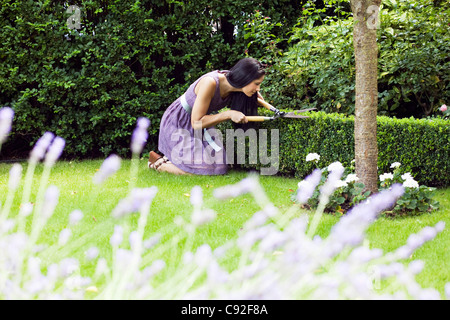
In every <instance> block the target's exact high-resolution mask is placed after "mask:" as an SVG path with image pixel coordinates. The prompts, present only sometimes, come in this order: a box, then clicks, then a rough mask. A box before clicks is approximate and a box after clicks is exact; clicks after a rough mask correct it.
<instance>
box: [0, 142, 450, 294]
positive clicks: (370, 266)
mask: <svg viewBox="0 0 450 320" xmlns="http://www.w3.org/2000/svg"><path fill="white" fill-rule="evenodd" d="M48 136H49V135H47V137H48ZM43 139H44V138H43ZM40 141H41V142H39V143H37V144H36V146H35V149H33V152H32V155H35V153H36V151H35V150H36V148H41V149H40V150H42V151H44V150H45V152H46V153H45V156H44V155H43V153H41V154H39V157H37V158H39V159H45V160H44V161H45V163H46V165H47V166H48V168H51V166H52V165H53V164H54V163H55V161H56V160H57V158H58V157H59V155H60V154H61V151H62V148H63V147H64V143H63V142H62V140H60V139H57V137H56V138H52V139H48V140H45V139H44V140H40ZM42 141H50V142H51V144H49V147H48V150H47V149H46V148H44V147H42ZM140 141H141V142H142V139H141V140H140ZM133 142H134V141H133ZM141 142H140V143H141ZM140 151H141V149H139V150H136V152H134V153H135V154H138V153H140ZM32 161H36V158H34V160H33V156H30V163H31V162H32ZM119 165H120V161H119V159H118V158H116V157H114V156H112V157H111V158H108V159H106V160H105V162H104V163H103V165H102V166H101V168H100V170H99V172H97V173H96V175H95V177H94V181H95V182H96V183H98V184H99V185H100V184H101V183H103V182H104V181H105V180H106V179H107V178H108V177H109V176H111V175H112V174H114V173H115V172H116V171H117V168H118V166H119ZM31 170H32V169H31ZM131 174H132V172H131ZM342 174H343V169H342V167H340V166H338V165H335V166H334V167H332V168H331V169H330V174H329V175H328V177H327V180H326V181H325V183H324V184H323V185H322V186H321V187H320V202H319V206H318V208H317V210H316V211H315V213H314V214H313V215H312V219H311V221H310V219H309V218H310V215H309V214H307V213H306V212H299V211H298V206H293V207H292V208H290V209H288V210H287V211H284V212H281V211H280V210H279V209H278V208H276V207H275V206H274V205H273V204H272V203H271V202H270V200H269V199H268V197H267V195H266V194H265V192H264V190H263V188H262V186H261V184H260V183H259V181H258V177H257V176H255V175H249V176H248V177H247V178H245V179H243V180H241V181H240V182H238V183H236V184H233V185H228V186H224V187H219V188H216V189H215V190H214V197H215V198H216V199H217V201H224V200H227V199H232V198H234V197H238V196H240V195H242V194H251V195H252V196H253V198H254V199H255V201H256V203H258V205H259V210H258V211H257V212H255V213H254V215H253V216H252V217H251V218H250V219H249V220H248V221H247V222H246V223H245V225H244V227H243V229H242V230H241V232H240V233H239V234H238V236H237V237H235V238H233V239H230V240H229V241H227V242H225V243H223V244H222V245H221V246H219V247H217V248H212V247H211V246H210V245H209V244H207V243H204V244H202V245H200V246H196V245H194V238H195V236H196V233H197V231H198V230H199V228H200V227H201V226H203V225H205V224H207V223H209V222H211V221H213V220H214V219H215V218H216V216H217V213H216V212H214V211H213V210H212V209H210V208H207V207H205V203H204V201H203V192H202V189H201V188H200V187H199V186H196V187H194V188H193V189H192V191H191V197H190V201H191V205H192V215H191V216H190V218H189V219H186V218H184V217H182V216H178V217H176V218H175V220H174V224H173V225H168V226H167V227H166V228H165V229H162V230H159V232H158V233H156V234H152V235H151V236H146V235H145V232H144V231H145V228H146V225H147V220H148V217H149V215H150V214H152V211H151V205H152V201H153V199H154V198H155V197H157V196H158V190H157V188H156V187H150V188H132V189H131V190H130V191H129V194H128V196H126V197H125V198H124V199H122V200H120V201H119V202H118V204H117V206H116V207H115V208H114V209H113V210H112V212H111V216H112V218H113V220H112V221H113V223H114V232H113V234H112V236H111V237H110V246H111V248H112V252H113V254H112V259H110V260H107V259H106V258H104V257H102V256H101V255H100V254H99V250H98V249H97V248H96V247H94V246H92V247H90V248H89V249H88V250H87V251H86V257H85V259H86V260H89V261H91V262H94V264H95V269H94V270H93V271H92V272H91V273H90V274H87V275H82V274H81V272H80V266H81V264H82V263H83V261H80V260H78V259H76V258H74V257H73V256H72V255H71V251H70V248H71V245H72V242H76V241H77V240H76V239H73V238H71V228H73V227H74V226H75V225H76V224H77V223H79V221H80V220H81V218H82V217H83V215H84V214H83V212H81V211H79V210H75V211H73V212H71V213H70V215H69V223H68V227H67V228H66V229H64V230H62V232H61V234H60V236H59V239H58V241H57V244H55V245H54V246H52V247H47V248H45V247H42V245H38V244H37V242H36V238H37V235H39V232H40V231H41V230H42V228H43V225H44V224H45V223H46V222H47V221H48V219H49V217H50V216H51V215H52V213H53V212H54V210H55V207H56V206H57V203H58V196H59V192H58V189H57V188H56V187H54V186H49V187H47V182H48V181H46V180H45V179H46V178H47V177H48V175H47V174H43V175H42V176H43V177H44V178H43V179H41V181H40V183H41V186H40V187H41V188H45V192H44V193H43V196H42V198H39V197H38V198H37V200H36V205H35V206H30V205H29V203H22V209H21V212H20V213H19V214H18V215H15V216H13V215H11V217H10V216H9V211H10V210H11V207H10V206H9V205H7V204H6V205H3V207H2V208H3V209H2V211H1V218H2V223H0V298H1V299H85V298H87V296H89V295H91V296H92V295H94V297H95V298H97V299H379V298H383V299H440V298H441V296H440V294H439V292H438V291H437V290H435V289H423V288H422V287H421V286H420V285H419V284H418V283H417V282H416V280H415V276H416V275H417V274H418V273H419V272H420V271H421V269H422V268H423V263H421V262H420V261H412V262H410V263H409V264H405V263H404V260H405V259H406V258H408V257H409V256H410V255H411V253H412V252H413V251H414V250H416V249H417V248H418V247H420V246H421V245H423V244H424V243H425V242H427V241H430V240H432V239H433V238H434V237H435V236H436V235H437V234H438V233H439V232H441V231H442V230H443V229H444V227H445V226H444V224H443V223H438V224H436V225H435V226H430V227H425V228H424V229H423V230H422V231H420V232H419V233H417V234H413V235H411V236H410V237H409V239H408V241H407V243H405V244H404V245H402V246H401V247H399V248H398V249H397V250H395V251H393V252H388V253H384V252H382V250H380V249H376V248H369V247H368V246H366V245H365V241H364V240H365V231H366V229H367V228H368V226H369V225H370V224H371V222H372V221H374V219H376V217H377V215H378V214H379V213H380V212H382V211H383V210H385V209H386V208H389V207H391V206H392V205H393V204H394V203H395V202H396V201H397V199H398V198H399V197H401V196H402V194H403V193H404V187H403V186H402V185H400V184H393V185H392V186H391V187H390V188H389V189H387V190H384V191H382V192H380V193H379V194H377V195H374V196H372V197H370V198H369V199H367V200H365V201H362V202H361V203H359V204H358V205H356V206H354V207H353V208H352V209H351V210H350V211H349V212H348V214H347V215H345V216H344V217H342V218H341V219H340V221H339V222H338V223H337V224H336V225H335V226H334V227H333V228H332V230H331V233H330V234H329V236H328V237H326V238H321V237H319V236H318V235H317V234H316V230H317V225H318V223H319V222H320V218H321V215H322V214H323V211H324V208H325V206H326V204H327V203H328V201H329V199H330V197H331V196H332V194H333V192H334V191H335V189H336V182H337V181H339V180H340V179H341V177H342ZM20 175H21V169H20V167H19V166H16V165H15V166H13V167H12V168H11V171H10V180H9V181H11V182H10V183H9V186H8V190H9V192H10V193H12V194H14V193H15V192H16V190H17V183H18V181H19V180H20V177H19V176H20ZM30 177H32V174H31V173H27V174H26V179H25V181H24V184H25V187H24V190H28V188H29V187H28V186H27V184H29V183H30V181H28V180H29V179H30ZM321 177H322V174H321V171H320V170H318V169H317V170H315V171H313V172H312V173H311V175H310V176H308V177H306V179H305V180H304V181H302V182H301V183H300V184H299V193H298V201H299V202H300V203H306V202H307V201H308V200H309V199H310V197H311V196H312V195H313V193H314V190H315V189H316V187H317V186H318V185H319V183H320V180H321ZM24 192H27V191H24ZM22 199H25V200H29V198H28V197H27V195H25V197H23V198H22ZM7 202H8V200H7ZM132 213H138V216H139V218H138V223H137V228H136V229H135V230H127V229H129V226H127V225H126V223H124V221H126V217H127V216H128V215H130V214H132ZM31 214H33V215H34V217H33V225H32V228H31V231H30V232H29V233H28V232H26V231H25V229H24V228H23V219H24V218H25V217H27V216H28V215H31ZM93 232H95V230H93ZM165 234H171V235H172V236H171V237H170V238H169V240H168V241H167V240H166V241H164V240H163V238H164V235H165ZM55 247H57V249H64V248H67V254H66V256H65V257H64V258H62V259H60V260H58V261H54V259H53V260H52V259H47V258H48V257H51V256H52V252H54V250H55ZM180 248H181V250H182V261H181V262H180V263H177V264H172V265H169V264H168V263H167V261H164V260H163V259H161V258H160V257H161V256H162V253H164V252H172V251H177V250H180ZM52 250H53V251H52ZM230 257H233V259H234V258H235V259H237V261H236V263H234V264H231V265H230V264H227V260H228V259H230ZM48 260H49V261H50V262H47V261H48ZM446 290H447V293H448V296H447V298H448V297H450V285H447V286H446Z"/></svg>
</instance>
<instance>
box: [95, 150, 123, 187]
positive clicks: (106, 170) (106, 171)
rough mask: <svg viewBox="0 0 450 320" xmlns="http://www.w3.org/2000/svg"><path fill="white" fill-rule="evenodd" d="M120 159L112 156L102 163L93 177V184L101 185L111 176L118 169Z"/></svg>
mask: <svg viewBox="0 0 450 320" xmlns="http://www.w3.org/2000/svg"><path fill="white" fill-rule="evenodd" d="M120 162H121V160H120V157H119V156H118V155H115V154H112V155H110V156H109V157H108V158H106V159H105V161H103V163H102V166H101V167H100V170H99V171H97V172H96V174H95V175H94V178H93V181H94V183H95V184H101V183H103V182H104V181H105V180H106V179H108V177H110V176H111V175H113V174H114V173H116V172H117V170H119V169H120Z"/></svg>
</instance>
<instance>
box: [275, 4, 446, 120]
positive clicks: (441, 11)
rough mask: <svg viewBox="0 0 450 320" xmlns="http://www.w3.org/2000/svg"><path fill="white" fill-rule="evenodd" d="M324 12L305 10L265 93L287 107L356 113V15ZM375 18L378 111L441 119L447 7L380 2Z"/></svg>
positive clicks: (380, 112) (393, 114)
mask: <svg viewBox="0 0 450 320" xmlns="http://www.w3.org/2000/svg"><path fill="white" fill-rule="evenodd" d="M336 2H338V3H339V4H342V5H344V4H346V3H347V2H348V1H344V0H340V1H339V0H337V1H329V4H328V7H329V9H331V10H333V11H334V10H336V11H337V10H338V9H339V8H340V7H339V6H338V5H337V4H336ZM323 10H324V9H315V10H313V9H307V10H304V11H303V13H304V14H303V16H302V17H301V18H299V20H298V25H296V26H294V28H293V30H292V33H291V37H290V39H289V47H288V48H287V49H286V50H284V53H283V56H281V57H280V56H278V57H277V58H276V60H277V63H276V64H275V68H274V69H275V70H274V72H271V73H270V74H269V75H268V77H267V83H266V86H268V84H269V86H268V88H267V89H266V92H267V94H266V95H267V96H268V97H270V99H273V100H274V103H276V104H278V105H283V106H284V107H291V108H294V107H296V106H298V105H299V104H300V103H301V104H302V105H305V106H306V105H308V106H313V107H317V108H318V109H319V110H323V111H326V112H342V113H346V114H353V113H354V106H355V104H354V82H355V61H354V49H353V17H352V15H351V14H350V15H348V16H347V15H346V14H345V13H342V14H341V15H338V14H337V13H336V14H334V15H330V14H329V13H327V14H325V13H324V12H323ZM346 10H347V11H348V10H349V9H348V8H347V9H346ZM338 13H341V11H339V12H338ZM379 17H380V26H379V27H378V29H377V43H378V48H379V55H378V65H379V68H378V71H379V72H378V90H379V103H378V114H379V115H388V116H397V117H410V116H414V117H417V118H421V117H426V116H430V115H442V113H440V111H439V110H438V108H439V107H440V106H441V105H442V104H444V103H447V104H448V101H449V99H450V72H449V70H450V60H449V56H450V49H449V46H448V43H449V41H450V32H449V30H450V29H449V25H448V21H449V18H450V4H449V2H448V1H432V0H383V1H382V6H381V11H380V15H379Z"/></svg>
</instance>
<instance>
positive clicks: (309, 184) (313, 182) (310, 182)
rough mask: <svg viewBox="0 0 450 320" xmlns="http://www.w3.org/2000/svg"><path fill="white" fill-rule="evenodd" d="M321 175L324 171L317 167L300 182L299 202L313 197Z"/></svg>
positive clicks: (301, 202)
mask: <svg viewBox="0 0 450 320" xmlns="http://www.w3.org/2000/svg"><path fill="white" fill-rule="evenodd" d="M321 177H322V172H321V171H320V169H316V170H314V171H313V172H312V173H311V174H310V175H309V176H307V177H306V178H305V179H304V180H303V181H300V182H299V183H298V191H297V200H298V202H299V204H304V203H306V202H307V201H308V199H309V198H311V197H312V195H313V193H314V190H315V189H316V187H317V185H318V184H319V182H320V179H321Z"/></svg>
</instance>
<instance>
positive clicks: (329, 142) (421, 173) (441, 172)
mask: <svg viewBox="0 0 450 320" xmlns="http://www.w3.org/2000/svg"><path fill="white" fill-rule="evenodd" d="M308 115H309V116H310V118H308V119H301V120H293V119H278V120H274V121H267V122H264V123H261V124H259V128H260V129H267V131H268V132H270V130H271V129H279V138H280V149H279V152H280V164H279V173H280V174H289V175H295V176H297V177H300V178H303V177H305V176H306V175H308V174H310V173H311V171H312V170H313V169H314V168H315V166H314V165H313V164H312V163H311V162H306V161H305V158H306V155H307V154H308V153H318V154H320V156H321V158H320V161H319V163H318V167H325V166H327V165H329V164H330V163H332V162H335V161H340V162H341V163H342V164H343V165H344V166H347V167H349V166H350V164H351V161H352V160H353V159H354V117H353V116H345V115H342V114H336V113H333V114H327V113H324V112H315V113H310V114H308ZM377 121H378V128H377V136H378V172H379V174H382V173H385V172H392V169H390V165H391V164H392V163H393V162H400V163H401V169H402V171H404V172H411V174H412V175H413V176H414V178H415V179H416V180H417V181H418V182H419V183H420V184H424V185H427V186H449V185H450V174H449V172H450V121H448V120H444V119H440V118H428V119H413V118H407V119H406V118H405V119H396V118H389V117H386V116H379V117H378V118H377ZM226 126H229V124H227V125H224V126H223V127H221V129H222V130H223V129H224V128H225V127H226ZM268 147H270V138H269V140H268ZM248 163H249V162H248V161H247V162H246V165H244V167H246V168H255V169H259V168H260V165H259V164H257V165H249V164H248Z"/></svg>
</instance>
